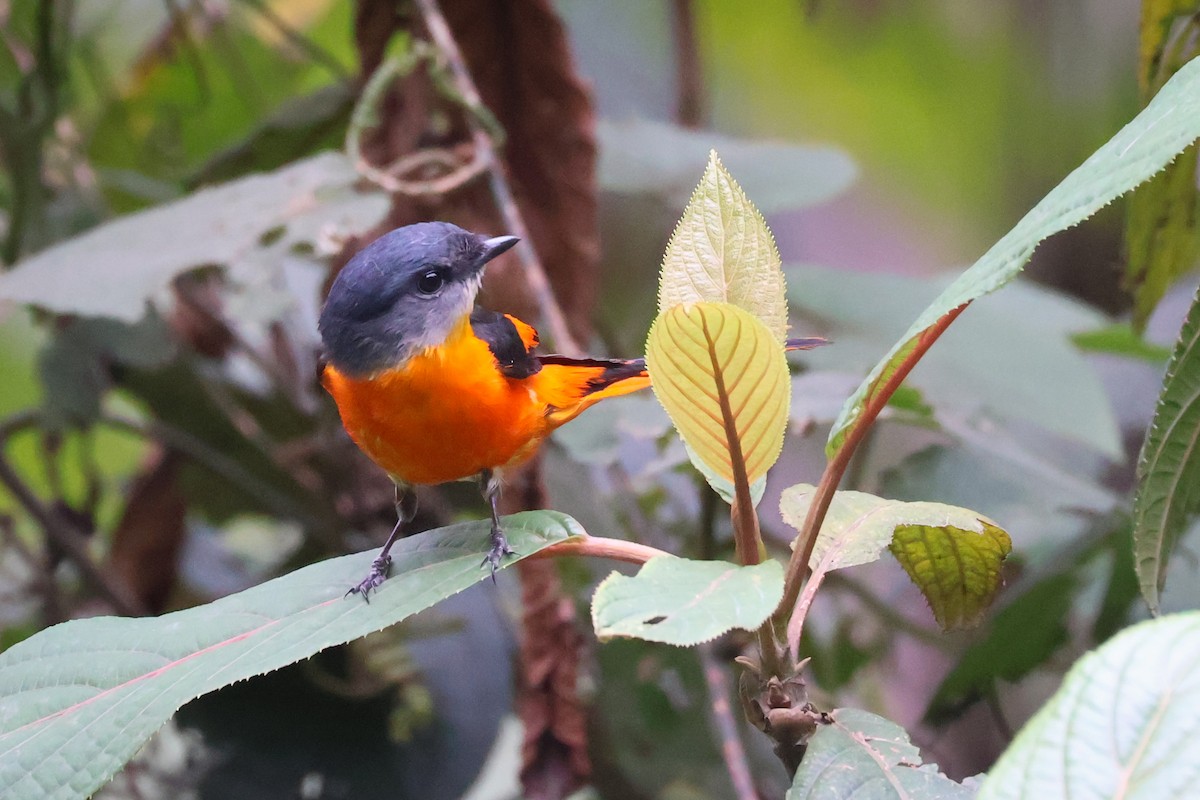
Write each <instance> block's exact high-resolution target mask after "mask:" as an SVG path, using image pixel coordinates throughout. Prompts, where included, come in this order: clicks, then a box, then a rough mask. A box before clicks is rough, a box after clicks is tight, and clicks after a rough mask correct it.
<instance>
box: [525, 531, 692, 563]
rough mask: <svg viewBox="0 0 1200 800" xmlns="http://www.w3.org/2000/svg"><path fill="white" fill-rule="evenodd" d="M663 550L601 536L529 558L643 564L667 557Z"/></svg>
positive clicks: (558, 545) (555, 546) (568, 542)
mask: <svg viewBox="0 0 1200 800" xmlns="http://www.w3.org/2000/svg"><path fill="white" fill-rule="evenodd" d="M668 555H670V553H667V552H665V551H663V550H659V549H658V548H656V547H650V546H648V545H644V544H638V543H637V542H627V541H625V540H624V539H606V538H604V537H603V536H580V537H576V538H574V539H567V540H566V541H564V542H558V543H556V544H552V545H550V546H549V547H545V548H543V549H541V550H539V551H538V552H536V553H534V554H533V555H531V556H530V558H531V559H538V558H558V557H560V556H591V557H592V558H611V559H613V560H615V561H625V562H627V563H629V564H645V563H646V562H647V561H649V560H650V559H652V558H657V557H658V556H668Z"/></svg>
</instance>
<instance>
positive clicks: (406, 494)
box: [346, 484, 417, 603]
mask: <svg viewBox="0 0 1200 800" xmlns="http://www.w3.org/2000/svg"><path fill="white" fill-rule="evenodd" d="M416 515H417V493H416V492H414V491H413V490H412V489H411V488H409V487H407V486H406V487H404V488H401V486H400V484H396V526H395V527H394V528H392V532H391V534H390V535H389V536H388V538H387V541H386V542H384V543H383V549H381V550H380V551H379V555H377V556H375V560H374V561H372V562H371V571H370V572H368V573H367V577H365V578H363V580H362V582H360V583H359V584H358V585H357V586H351V587H350V590H349V591H348V592H346V596H347V597H349V596H350V595H352V594H361V595H362V596H363V600H366V601H367V602H368V603H369V602H371V598H370V596H369V595H370V591H371V590H372V589H378V588H379V585H380V584H381V583H383V582H384V580H386V579H387V576H388V570H389V569H391V566H392V557H391V556H390V555H388V553H389V552H390V551H391V549H392V545H394V544H395V543H396V540H397V539H398V538H400V528H402V527H403V526H404V524H405V523H406V522H411V521H412V519H413V517H415V516H416Z"/></svg>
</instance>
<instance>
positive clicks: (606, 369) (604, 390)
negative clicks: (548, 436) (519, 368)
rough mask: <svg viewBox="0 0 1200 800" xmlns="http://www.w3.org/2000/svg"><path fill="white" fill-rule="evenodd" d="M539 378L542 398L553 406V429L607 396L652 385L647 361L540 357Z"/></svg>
mask: <svg viewBox="0 0 1200 800" xmlns="http://www.w3.org/2000/svg"><path fill="white" fill-rule="evenodd" d="M538 360H539V361H541V363H542V370H541V371H540V372H539V373H538V374H537V375H536V376H535V378H534V379H535V380H536V381H537V392H538V395H539V396H540V397H541V398H542V399H543V400H544V401H545V402H546V404H547V405H548V406H549V407H550V411H549V413H547V415H546V418H547V420H548V421H549V422H550V424H551V426H552V427H555V428H557V427H558V426H559V425H562V424H563V423H566V422H569V421H571V420H573V419H574V418H575V417H577V416H579V414H580V413H581V412H582V411H584V410H585V409H587V408H590V407H591V406H593V405H595V404H596V403H598V402H600V401H601V400H603V399H605V398H606V397H618V396H620V395H623V394H629V393H630V392H636V391H638V390H639V389H645V388H646V387H647V386H649V385H650V376H649V375H648V374H647V373H646V359H644V358H632V359H619V358H570V357H568V356H540V357H539V358H538Z"/></svg>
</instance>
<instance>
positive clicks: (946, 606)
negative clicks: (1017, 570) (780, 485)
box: [779, 484, 1012, 630]
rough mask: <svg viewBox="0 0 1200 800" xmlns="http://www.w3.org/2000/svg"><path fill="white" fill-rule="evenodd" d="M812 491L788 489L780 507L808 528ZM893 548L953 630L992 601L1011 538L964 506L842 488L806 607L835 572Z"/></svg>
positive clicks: (816, 554)
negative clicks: (825, 577) (813, 594)
mask: <svg viewBox="0 0 1200 800" xmlns="http://www.w3.org/2000/svg"><path fill="white" fill-rule="evenodd" d="M813 492H814V487H812V486H810V485H808V484H798V485H796V486H792V487H789V488H787V489H785V490H784V492H783V496H782V497H781V498H780V502H779V508H780V512H781V513H782V514H783V518H784V520H785V521H786V522H787V523H788V524H789V525H791V526H793V527H795V528H797V529H799V528H801V527H802V526H803V524H804V518H805V515H806V514H807V513H808V508H809V506H810V505H811V503H812V497H813ZM888 547H890V548H891V551H892V554H893V555H894V556H895V557H896V559H897V560H898V561H899V562H900V564H901V566H903V567H904V570H905V572H907V573H908V576H909V578H911V579H912V581H913V583H914V584H916V586H917V588H919V589H920V590H921V593H922V594H924V595H925V599H926V600H927V601H928V602H929V607H930V608H931V609H932V610H933V614H934V617H935V618H936V619H937V621H938V624H939V625H941V626H942V628H943V629H946V630H950V629H953V628H962V627H968V626H971V625H974V624H976V623H977V622H978V621H979V617H980V615H981V614H982V613H983V611H984V610H985V609H987V607H988V606H989V605H991V602H992V600H993V598H994V597H995V594H996V591H997V589H999V588H1000V565H1001V563H1002V562H1003V561H1004V559H1005V557H1006V556H1007V555H1008V554H1009V552H1010V551H1011V550H1012V541H1011V540H1010V539H1009V537H1008V534H1007V533H1005V532H1004V530H1003V529H1001V528H1000V527H999V526H998V525H996V524H995V523H994V522H992V521H991V520H989V519H988V518H987V517H984V516H983V515H981V514H978V513H976V512H974V511H970V510H968V509H965V508H957V507H955V506H948V505H943V504H941V503H921V502H918V503H905V502H900V501H896V500H886V499H884V498H882V497H876V496H875V495H871V494H866V493H864V492H849V491H847V492H837V493H835V494H834V496H833V501H832V502H831V503H830V505H829V511H828V512H827V514H826V517H825V522H824V524H823V525H822V526H821V533H820V535H819V536H818V537H817V541H816V543H815V545H814V546H813V552H812V557H811V559H810V560H809V566H810V567H811V569H812V578H810V580H809V584H810V585H811V587H812V588H811V589H810V588H809V587H807V586H806V588H805V594H804V596H803V597H802V601H801V602H802V604H803V605H804V606H805V607H807V605H808V602H811V596H812V593H813V592H815V591H816V587H817V586H819V585H820V581H821V580H822V579H823V578H824V576H825V575H826V574H828V573H829V572H831V571H832V570H835V569H844V568H846V567H852V566H855V565H858V564H865V563H868V562H871V561H874V560H876V559H877V558H879V556H880V554H881V553H882V552H883V550H884V548H888ZM806 601H807V602H806Z"/></svg>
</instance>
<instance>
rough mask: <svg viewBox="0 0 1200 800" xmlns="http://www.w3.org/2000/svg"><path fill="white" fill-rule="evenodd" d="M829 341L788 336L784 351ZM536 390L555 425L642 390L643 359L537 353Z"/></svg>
mask: <svg viewBox="0 0 1200 800" xmlns="http://www.w3.org/2000/svg"><path fill="white" fill-rule="evenodd" d="M828 343H829V342H828V341H827V340H825V339H822V338H820V337H813V338H809V339H788V340H787V342H786V344H785V347H786V349H788V350H811V349H813V348H814V347H820V346H821V345H823V344H828ZM538 360H539V361H540V362H541V364H542V369H541V371H540V372H538V374H537V376H536V378H535V379H536V381H537V392H538V395H539V397H541V398H542V399H543V400H544V401H545V402H546V404H547V405H548V406H549V407H550V411H549V412H548V413H547V415H546V418H547V420H548V421H549V422H550V424H551V426H552V427H555V428H557V427H558V426H559V425H562V424H564V423H566V422H570V421H571V420H573V419H575V417H577V416H579V414H580V413H581V412H583V411H584V410H586V409H588V408H590V407H591V406H593V405H595V404H596V403H598V402H600V401H601V400H603V399H605V398H606V397H619V396H620V395H623V394H629V393H630V392H636V391H638V390H639V389H645V388H646V387H647V386H649V385H650V375H649V374H648V373H647V372H646V359H644V358H631V359H620V358H570V357H568V356H540V357H539V358H538Z"/></svg>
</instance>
